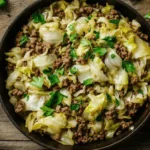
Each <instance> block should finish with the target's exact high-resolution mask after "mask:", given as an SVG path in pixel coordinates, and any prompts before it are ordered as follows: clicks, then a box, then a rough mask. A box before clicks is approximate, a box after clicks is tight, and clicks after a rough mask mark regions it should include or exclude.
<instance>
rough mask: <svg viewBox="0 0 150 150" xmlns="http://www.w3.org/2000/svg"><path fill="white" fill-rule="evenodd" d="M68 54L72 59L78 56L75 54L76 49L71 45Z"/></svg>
mask: <svg viewBox="0 0 150 150" xmlns="http://www.w3.org/2000/svg"><path fill="white" fill-rule="evenodd" d="M70 56H71V58H72V59H76V58H78V56H77V54H76V51H75V50H74V48H72V47H71V49H70Z"/></svg>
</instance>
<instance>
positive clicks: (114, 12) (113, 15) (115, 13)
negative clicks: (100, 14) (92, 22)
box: [106, 9, 120, 20]
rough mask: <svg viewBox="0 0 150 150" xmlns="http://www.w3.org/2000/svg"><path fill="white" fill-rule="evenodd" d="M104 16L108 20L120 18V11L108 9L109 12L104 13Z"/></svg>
mask: <svg viewBox="0 0 150 150" xmlns="http://www.w3.org/2000/svg"><path fill="white" fill-rule="evenodd" d="M106 18H107V19H110V20H112V19H120V13H119V12H118V11H117V10H115V9H112V10H111V11H110V13H109V14H108V15H106Z"/></svg>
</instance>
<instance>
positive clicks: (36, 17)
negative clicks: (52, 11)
mask: <svg viewBox="0 0 150 150" xmlns="http://www.w3.org/2000/svg"><path fill="white" fill-rule="evenodd" d="M32 19H33V22H34V23H42V24H44V23H46V21H45V19H44V15H43V14H42V13H40V12H35V13H33V14H32Z"/></svg>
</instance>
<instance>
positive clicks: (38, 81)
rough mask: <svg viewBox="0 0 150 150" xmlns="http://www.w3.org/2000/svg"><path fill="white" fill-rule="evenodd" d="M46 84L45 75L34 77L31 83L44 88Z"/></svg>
mask: <svg viewBox="0 0 150 150" xmlns="http://www.w3.org/2000/svg"><path fill="white" fill-rule="evenodd" d="M43 84H44V78H43V77H33V78H32V82H31V85H33V86H35V87H37V88H40V89H41V88H42V87H43Z"/></svg>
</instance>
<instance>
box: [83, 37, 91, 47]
mask: <svg viewBox="0 0 150 150" xmlns="http://www.w3.org/2000/svg"><path fill="white" fill-rule="evenodd" d="M81 45H82V46H91V42H90V41H89V40H88V39H85V38H83V39H82V40H81Z"/></svg>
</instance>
